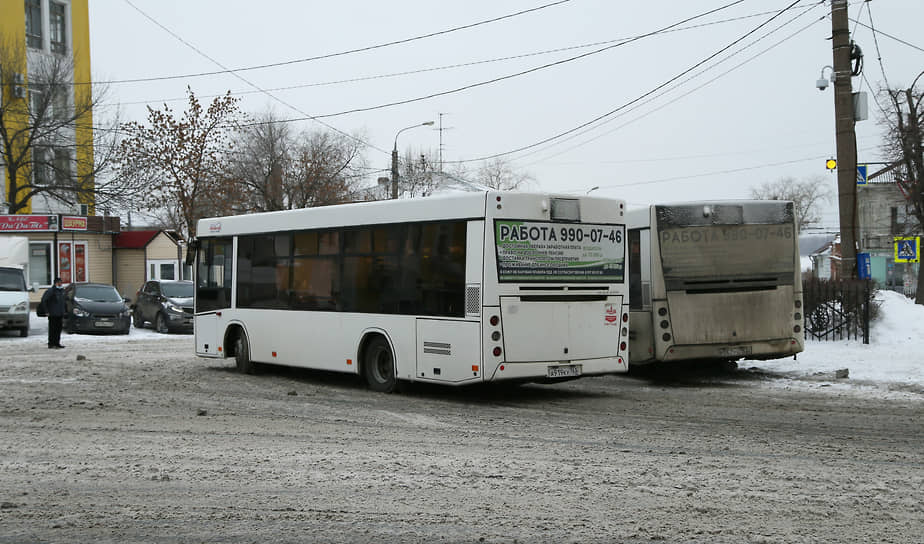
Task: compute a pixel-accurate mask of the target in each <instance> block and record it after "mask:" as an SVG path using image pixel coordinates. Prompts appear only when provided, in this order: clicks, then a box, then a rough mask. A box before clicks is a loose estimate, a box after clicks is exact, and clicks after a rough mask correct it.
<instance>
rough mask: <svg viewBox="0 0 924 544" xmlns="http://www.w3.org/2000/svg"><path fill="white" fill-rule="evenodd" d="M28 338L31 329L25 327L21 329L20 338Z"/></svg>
mask: <svg viewBox="0 0 924 544" xmlns="http://www.w3.org/2000/svg"><path fill="white" fill-rule="evenodd" d="M27 336H29V327H23V328H21V329H19V337H20V338H25V337H27Z"/></svg>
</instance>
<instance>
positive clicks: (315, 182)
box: [283, 131, 366, 209]
mask: <svg viewBox="0 0 924 544" xmlns="http://www.w3.org/2000/svg"><path fill="white" fill-rule="evenodd" d="M363 151H365V144H363V143H362V139H361V138H359V137H351V136H348V135H345V134H340V133H336V132H331V131H316V132H308V133H304V134H302V135H301V137H300V138H299V139H298V140H297V141H296V142H295V144H294V145H293V153H292V168H291V175H289V176H287V177H286V178H284V182H283V191H284V194H285V201H286V205H287V207H288V208H289V209H294V208H308V207H312V206H327V205H329V204H338V203H341V202H347V201H349V200H350V195H351V194H352V193H353V191H354V188H355V186H356V185H357V183H358V182H359V181H360V180H361V179H362V178H364V177H365V169H366V161H365V158H364V156H363Z"/></svg>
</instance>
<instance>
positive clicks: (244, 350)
mask: <svg viewBox="0 0 924 544" xmlns="http://www.w3.org/2000/svg"><path fill="white" fill-rule="evenodd" d="M234 362H235V364H236V365H237V370H238V372H240V373H241V374H255V373H256V372H257V363H255V362H253V361H251V360H250V343H248V342H247V335H246V334H244V332H243V331H241V333H240V334H238V335H237V338H236V339H235V340H234Z"/></svg>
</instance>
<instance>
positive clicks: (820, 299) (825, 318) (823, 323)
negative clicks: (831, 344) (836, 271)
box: [802, 278, 876, 344]
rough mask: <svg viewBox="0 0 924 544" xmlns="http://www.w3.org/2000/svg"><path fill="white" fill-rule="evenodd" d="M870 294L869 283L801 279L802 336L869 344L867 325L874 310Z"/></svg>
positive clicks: (863, 281)
mask: <svg viewBox="0 0 924 544" xmlns="http://www.w3.org/2000/svg"><path fill="white" fill-rule="evenodd" d="M873 293H874V288H873V282H872V281H871V280H824V279H819V278H805V279H803V281H802V302H803V307H804V308H805V337H806V338H814V339H815V340H845V339H846V340H850V339H854V340H859V339H862V340H863V343H864V344H869V323H870V319H871V318H872V317H873V316H874V314H875V311H876V306H875V304H874V302H873Z"/></svg>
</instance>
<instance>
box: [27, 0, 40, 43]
mask: <svg viewBox="0 0 924 544" xmlns="http://www.w3.org/2000/svg"><path fill="white" fill-rule="evenodd" d="M42 42H43V39H42V0H26V45H28V46H29V47H31V48H33V49H42V48H43V47H44V45H43V43H42Z"/></svg>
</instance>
